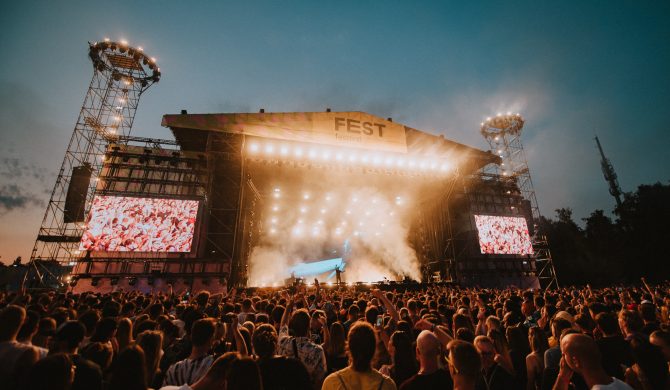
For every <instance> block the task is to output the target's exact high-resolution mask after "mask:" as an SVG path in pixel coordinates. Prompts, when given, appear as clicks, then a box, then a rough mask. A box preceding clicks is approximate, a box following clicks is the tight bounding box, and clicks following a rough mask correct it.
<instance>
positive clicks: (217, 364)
mask: <svg viewBox="0 0 670 390" xmlns="http://www.w3.org/2000/svg"><path fill="white" fill-rule="evenodd" d="M239 358H240V355H239V354H238V353H237V352H226V353H224V354H223V355H221V356H219V357H218V358H217V359H216V360H215V361H214V363H212V365H211V366H210V367H209V369H208V370H207V372H206V373H205V375H204V376H203V377H202V378H200V379H199V380H198V381H197V382H195V383H194V384H193V385H191V386H189V385H182V386H172V385H168V386H163V387H161V388H160V390H220V389H225V388H226V376H227V375H228V371H229V370H230V366H231V364H232V363H233V362H234V361H235V360H237V359H239Z"/></svg>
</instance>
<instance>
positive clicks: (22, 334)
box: [16, 310, 49, 359]
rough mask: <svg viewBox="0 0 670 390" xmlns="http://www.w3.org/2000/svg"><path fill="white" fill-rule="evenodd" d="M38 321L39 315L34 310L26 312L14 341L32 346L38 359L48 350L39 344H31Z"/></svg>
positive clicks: (44, 355)
mask: <svg viewBox="0 0 670 390" xmlns="http://www.w3.org/2000/svg"><path fill="white" fill-rule="evenodd" d="M39 322H40V315H39V313H37V312H36V311H34V310H28V311H27V312H26V318H25V320H24V321H23V325H21V329H20V330H19V333H18V334H17V335H16V341H18V342H19V343H21V344H25V345H28V346H32V347H33V348H34V349H35V350H36V351H37V352H38V354H39V359H42V358H44V357H46V356H47V353H48V352H49V350H48V349H47V348H43V347H40V346H36V345H33V337H35V335H36V334H37V331H38V330H39V329H38V326H39Z"/></svg>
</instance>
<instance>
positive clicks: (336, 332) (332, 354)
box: [323, 322, 349, 373]
mask: <svg viewBox="0 0 670 390" xmlns="http://www.w3.org/2000/svg"><path fill="white" fill-rule="evenodd" d="M323 330H324V332H323V333H324V335H323V351H324V352H325V354H326V365H327V366H328V372H329V373H332V372H335V371H337V370H341V369H343V368H345V367H346V366H347V364H348V363H349V359H348V358H347V352H346V350H345V349H346V348H345V342H346V340H345V335H344V326H342V323H340V322H333V323H332V324H331V325H330V329H328V327H327V326H324V327H323Z"/></svg>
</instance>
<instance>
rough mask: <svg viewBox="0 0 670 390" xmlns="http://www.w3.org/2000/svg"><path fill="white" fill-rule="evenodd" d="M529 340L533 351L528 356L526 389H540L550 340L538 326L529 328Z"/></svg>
mask: <svg viewBox="0 0 670 390" xmlns="http://www.w3.org/2000/svg"><path fill="white" fill-rule="evenodd" d="M528 341H529V343H530V349H531V352H530V353H529V354H528V355H527V356H526V378H527V379H526V383H527V385H526V389H527V390H540V389H541V388H542V373H543V372H544V353H545V351H546V350H547V349H549V341H548V340H547V335H546V334H545V333H544V331H542V329H541V328H539V327H537V326H534V327H532V328H530V329H528Z"/></svg>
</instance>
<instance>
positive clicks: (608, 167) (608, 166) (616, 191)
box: [595, 137, 621, 208]
mask: <svg viewBox="0 0 670 390" xmlns="http://www.w3.org/2000/svg"><path fill="white" fill-rule="evenodd" d="M595 139H596V144H598V150H599V151H600V167H601V168H602V170H603V175H604V176H605V180H607V183H608V184H609V186H610V194H612V196H613V197H614V199H615V200H616V205H617V208H620V207H621V187H619V180H617V176H616V172H614V167H613V166H612V163H611V162H610V160H608V159H607V157H605V152H603V147H602V146H600V140H599V139H598V137H596V138H595Z"/></svg>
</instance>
